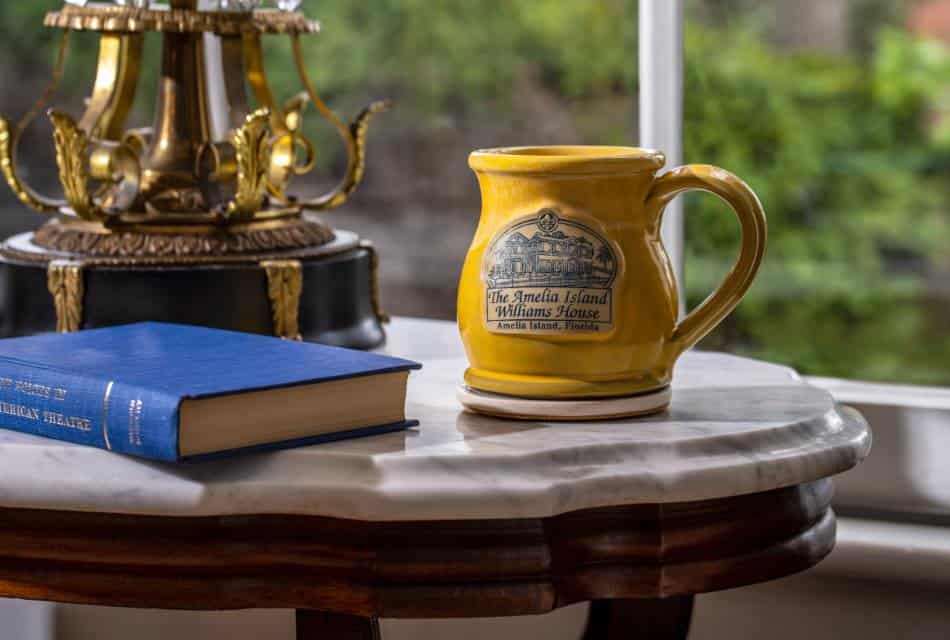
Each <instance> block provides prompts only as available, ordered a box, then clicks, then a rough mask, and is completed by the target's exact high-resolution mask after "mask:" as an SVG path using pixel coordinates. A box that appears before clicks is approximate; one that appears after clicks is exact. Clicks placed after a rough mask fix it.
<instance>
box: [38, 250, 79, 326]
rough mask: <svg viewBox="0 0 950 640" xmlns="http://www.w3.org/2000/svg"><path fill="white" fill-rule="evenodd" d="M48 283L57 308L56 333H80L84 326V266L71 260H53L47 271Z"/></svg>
mask: <svg viewBox="0 0 950 640" xmlns="http://www.w3.org/2000/svg"><path fill="white" fill-rule="evenodd" d="M46 283H47V287H48V288H49V292H50V295H52V296H53V304H54V306H55V307H56V331H58V332H59V333H72V332H73V331H79V328H80V327H81V326H82V298H83V293H84V287H83V274H82V264H81V263H79V262H72V261H69V260H53V261H52V262H50V263H49V266H48V267H47V269H46Z"/></svg>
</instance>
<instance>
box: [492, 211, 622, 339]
mask: <svg viewBox="0 0 950 640" xmlns="http://www.w3.org/2000/svg"><path fill="white" fill-rule="evenodd" d="M617 268H618V264H617V257H616V254H615V253H614V250H613V248H612V246H611V245H610V243H609V242H607V241H606V240H605V239H604V238H603V236H601V235H600V234H599V233H597V232H596V231H594V230H593V229H592V228H590V227H589V226H587V225H585V224H583V223H581V222H579V221H577V220H573V219H570V218H564V217H562V216H561V215H559V213H558V212H557V211H556V210H555V209H550V208H546V209H541V210H540V211H538V213H537V214H535V215H533V216H530V217H528V218H522V219H521V220H518V221H516V222H515V223H513V224H511V225H509V226H507V227H505V228H504V229H503V230H502V231H501V232H500V233H499V234H498V235H497V236H495V237H494V238H493V239H492V241H491V244H490V245H489V247H488V250H487V251H486V253H485V264H484V265H483V271H482V277H483V281H484V285H485V324H486V326H487V328H488V330H489V331H491V332H493V333H604V332H607V331H610V330H611V329H612V328H613V323H614V316H613V314H614V309H613V297H614V283H615V281H616V277H617Z"/></svg>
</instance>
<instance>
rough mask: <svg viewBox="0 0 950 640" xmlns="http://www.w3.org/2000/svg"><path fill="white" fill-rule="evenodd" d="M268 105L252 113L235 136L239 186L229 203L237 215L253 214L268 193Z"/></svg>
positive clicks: (232, 214) (242, 216) (233, 215)
mask: <svg viewBox="0 0 950 640" xmlns="http://www.w3.org/2000/svg"><path fill="white" fill-rule="evenodd" d="M269 117H270V111H269V110H268V109H266V108H265V109H258V110H257V111H255V112H254V113H252V114H250V115H249V116H248V117H247V119H246V120H245V122H244V125H243V126H241V127H239V128H238V129H237V130H235V132H234V135H233V137H232V143H233V144H234V150H235V154H236V162H237V189H236V192H235V194H234V199H233V200H232V201H231V202H230V203H229V204H228V214H229V216H230V217H232V218H235V219H248V218H252V217H254V214H255V213H257V212H258V211H259V210H260V208H261V205H263V203H264V198H265V196H266V194H267V172H268V169H269V167H270V155H271V147H270V144H269V140H268V137H269V131H268V128H267V120H268V118H269Z"/></svg>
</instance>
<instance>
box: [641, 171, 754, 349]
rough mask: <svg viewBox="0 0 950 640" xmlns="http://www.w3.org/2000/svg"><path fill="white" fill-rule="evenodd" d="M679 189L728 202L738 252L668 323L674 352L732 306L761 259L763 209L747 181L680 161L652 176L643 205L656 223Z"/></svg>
mask: <svg viewBox="0 0 950 640" xmlns="http://www.w3.org/2000/svg"><path fill="white" fill-rule="evenodd" d="M685 191H706V192H708V193H712V194H714V195H717V196H719V197H720V198H722V199H723V200H724V201H725V202H726V203H727V204H728V205H729V206H730V207H732V210H733V211H734V212H735V214H736V217H738V218H739V225H740V227H741V229H742V244H741V247H740V250H739V257H738V258H737V259H736V262H735V264H734V265H733V266H732V270H731V271H730V272H729V275H727V276H726V279H725V280H723V282H722V284H721V285H719V288H718V289H716V290H715V291H714V292H713V293H712V294H711V295H710V296H709V297H708V298H706V299H705V300H704V301H703V302H702V304H700V305H699V306H698V307H696V308H695V309H694V310H693V311H691V312H690V313H689V314H688V315H687V316H686V317H685V318H683V320H681V321H680V322H679V323H678V324H677V325H676V327H675V328H674V329H673V334H672V336H671V337H670V344H671V345H672V346H673V348H674V349H675V350H676V352H677V353H682V352H683V351H686V350H687V349H689V348H690V347H692V346H693V345H695V344H696V343H697V342H699V341H700V340H701V339H702V338H703V337H704V336H705V335H706V334H707V333H709V332H710V331H712V330H713V329H714V328H715V327H716V325H718V324H719V323H720V322H722V320H723V318H725V317H726V316H727V315H729V313H730V312H731V311H732V310H733V309H735V308H736V305H737V304H739V301H740V300H741V299H742V296H743V295H745V292H746V291H748V290H749V287H750V286H751V285H752V280H753V279H754V278H755V274H756V273H757V272H758V270H759V265H761V264H762V256H763V255H764V254H765V238H766V233H767V224H766V221H765V211H764V210H763V209H762V203H761V202H759V198H758V197H757V196H756V195H755V193H754V192H753V191H752V189H751V188H750V187H749V185H747V184H746V183H745V182H743V181H742V180H741V179H740V178H739V177H738V176H736V175H734V174H732V173H729V172H728V171H726V170H725V169H720V168H719V167H714V166H712V165H708V164H690V165H686V166H683V167H679V168H677V169H673V170H672V171H669V172H667V173H665V174H663V175H662V176H660V177H659V178H657V180H656V182H655V183H654V184H653V188H652V189H651V190H650V194H649V195H648V196H647V201H646V210H647V212H648V213H651V214H653V217H652V219H654V220H656V221H657V227H659V222H660V218H661V216H662V215H663V210H664V209H666V206H667V205H668V204H669V203H670V201H672V200H673V198H675V197H676V196H678V195H679V194H681V193H683V192H685ZM657 233H659V231H657Z"/></svg>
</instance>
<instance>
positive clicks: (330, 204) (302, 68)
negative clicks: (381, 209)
mask: <svg viewBox="0 0 950 640" xmlns="http://www.w3.org/2000/svg"><path fill="white" fill-rule="evenodd" d="M291 42H292V43H293V50H294V60H295V62H296V65H297V73H298V75H299V76H300V81H301V82H302V83H303V85H304V88H305V89H306V90H307V95H309V96H310V101H311V102H313V105H314V107H316V108H317V110H318V111H319V112H320V114H321V115H323V117H324V118H326V119H327V120H329V121H330V122H331V123H332V124H333V126H334V127H336V129H337V131H339V133H340V137H342V138H343V142H344V143H345V144H346V148H347V152H348V153H349V163H348V165H347V170H346V174H345V175H344V176H343V179H342V180H341V181H340V183H339V184H338V185H337V187H336V188H335V189H334V190H333V191H331V192H330V193H327V194H324V195H322V196H319V197H317V198H314V199H311V200H305V201H302V202H301V203H300V205H301V207H302V208H304V209H310V210H314V211H316V210H322V209H333V208H336V207H338V206H340V205H341V204H343V203H344V202H346V200H347V199H348V198H349V197H350V194H352V193H353V191H355V190H356V188H357V187H358V186H359V184H360V182H361V181H362V179H363V174H364V171H365V168H366V133H367V130H368V128H369V123H370V120H371V119H372V118H373V116H375V115H376V114H378V113H380V112H382V111H385V110H386V109H388V108H389V107H390V106H391V103H390V102H389V101H388V100H381V101H378V102H374V103H372V104H371V105H369V106H368V107H366V108H365V109H363V111H362V113H360V115H359V116H358V117H357V118H356V120H355V121H354V122H353V123H352V124H350V125H347V124H346V123H344V122H343V121H342V120H340V119H339V118H338V117H337V115H336V114H335V113H333V112H332V111H331V110H330V109H329V108H328V107H327V105H326V104H325V103H324V102H323V100H321V99H320V96H319V95H318V94H317V90H316V89H315V88H314V86H313V83H312V82H310V77H309V75H308V74H307V69H306V63H305V61H304V56H303V49H302V47H301V45H300V38H299V37H298V36H296V35H294V36H292V38H291Z"/></svg>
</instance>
